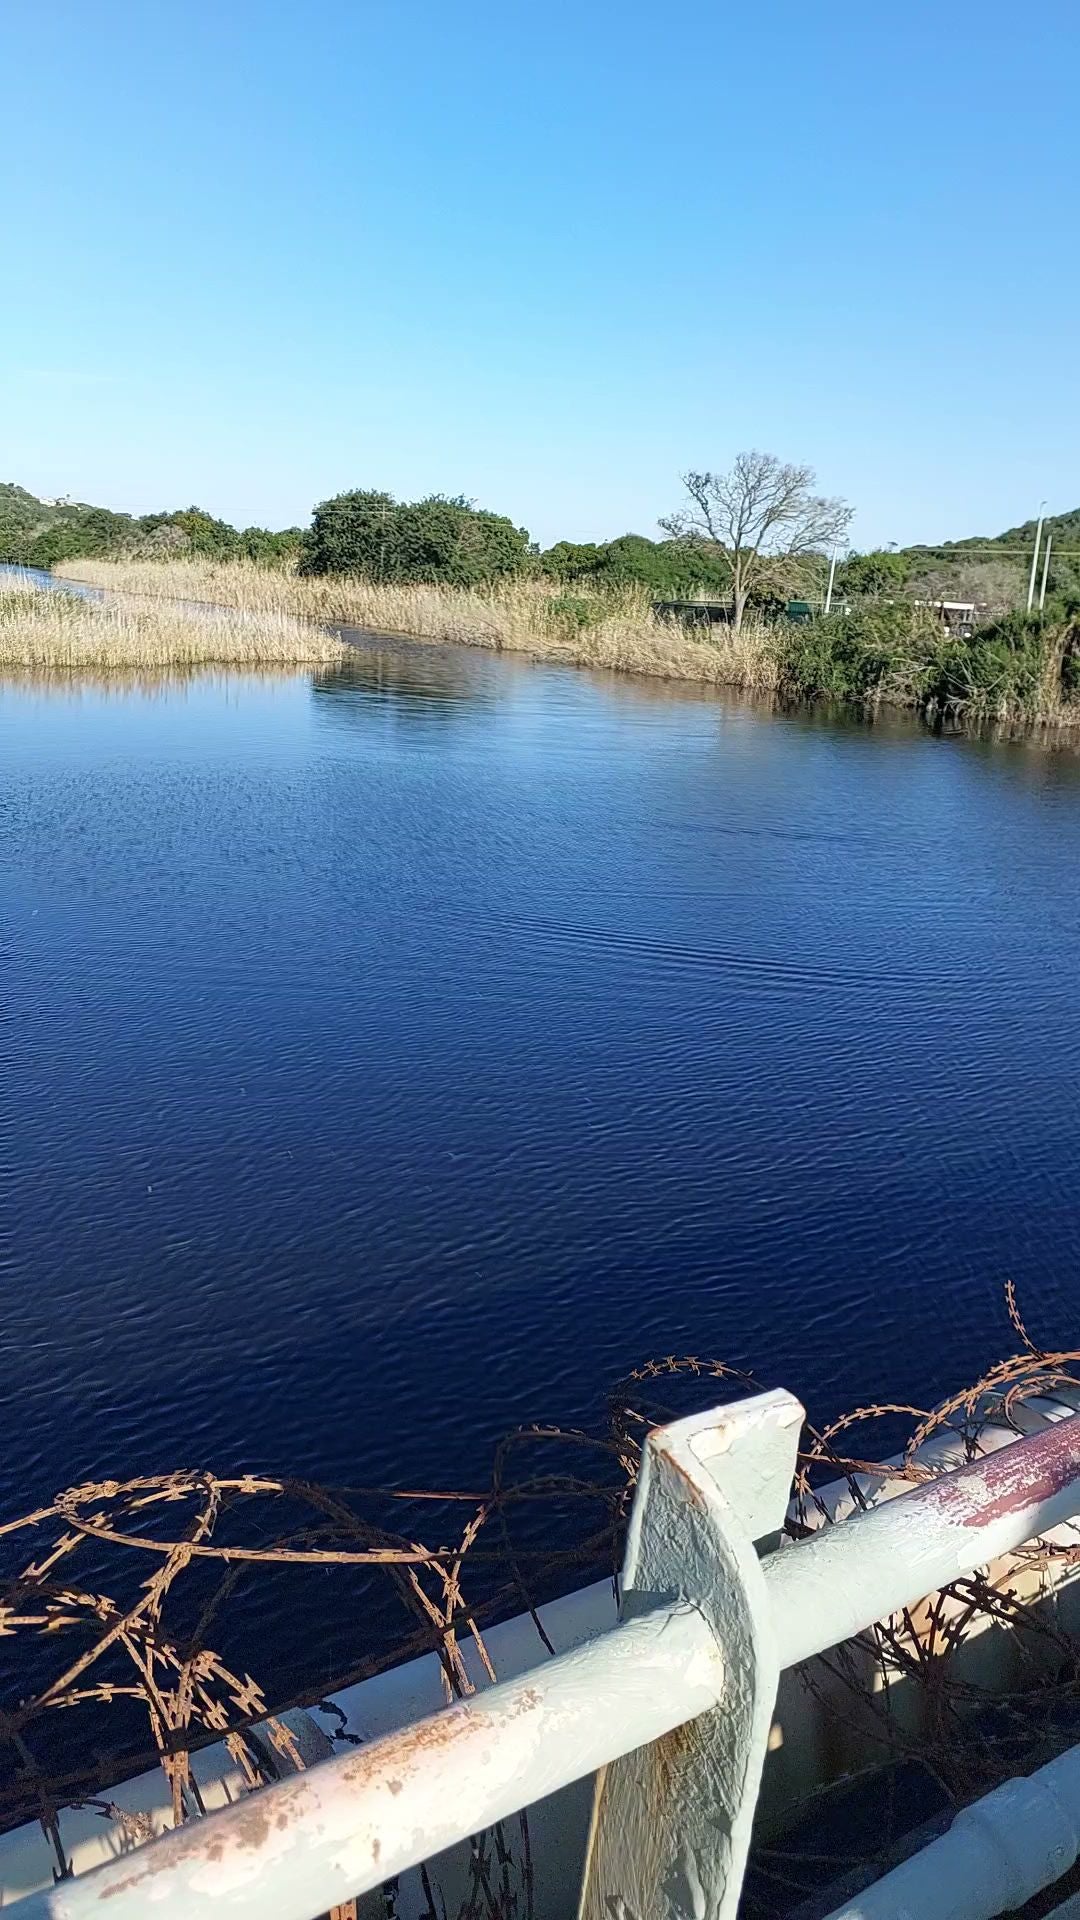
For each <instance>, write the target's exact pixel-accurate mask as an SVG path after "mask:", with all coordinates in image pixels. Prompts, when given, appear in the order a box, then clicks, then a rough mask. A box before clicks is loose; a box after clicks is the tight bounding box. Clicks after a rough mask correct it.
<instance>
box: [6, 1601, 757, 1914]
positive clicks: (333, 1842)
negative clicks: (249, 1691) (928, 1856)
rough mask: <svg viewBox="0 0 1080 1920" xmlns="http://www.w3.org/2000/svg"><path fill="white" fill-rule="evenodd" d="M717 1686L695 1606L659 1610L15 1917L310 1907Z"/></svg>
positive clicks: (447, 1842)
mask: <svg viewBox="0 0 1080 1920" xmlns="http://www.w3.org/2000/svg"><path fill="white" fill-rule="evenodd" d="M723 1688H724V1670H723V1662H722V1660H721V1658H720V1654H719V1651H718V1648H717V1644H716V1640H715V1637H714V1635H713V1633H712V1630H711V1628H710V1627H709V1626H708V1625H707V1624H706V1622H705V1619H704V1617H703V1616H702V1615H701V1614H700V1613H699V1612H698V1610H697V1608H696V1607H693V1606H691V1605H690V1604H689V1603H685V1602H678V1603H675V1604H673V1605H670V1606H664V1607H660V1608H658V1609H657V1610H656V1611H654V1612H651V1613H647V1614H644V1615H641V1616H640V1617H638V1618H636V1619H634V1620H631V1621H627V1622H625V1623H623V1624H621V1625H619V1626H617V1627H614V1628H613V1629H612V1630H611V1631H610V1632H608V1633H605V1634H601V1635H600V1636H599V1637H598V1638H597V1639H596V1640H593V1641H589V1642H587V1643H586V1644H585V1645H584V1646H581V1647H576V1648H574V1649H573V1650H572V1651H571V1652H569V1653H565V1654H562V1655H560V1656H559V1657H558V1658H557V1659H554V1660H549V1661H547V1662H546V1663H545V1665H543V1666H541V1667H537V1668H534V1669H533V1671H532V1672H530V1673H527V1674H524V1675H522V1676H521V1677H520V1678H518V1679H516V1680H510V1681H507V1682H505V1683H504V1684H502V1685H500V1686H496V1687H491V1688H490V1689H489V1690H488V1691H487V1692H486V1693H484V1694H481V1695H478V1696H476V1697H474V1698H471V1699H469V1700H465V1701H461V1702H459V1703H458V1704H457V1705H455V1706H452V1707H448V1708H446V1709H445V1710H444V1711H443V1712H442V1713H438V1714H433V1715H431V1716H430V1717H429V1718H428V1719H426V1720H420V1721H417V1722H416V1723H415V1724H414V1725H412V1726H409V1727H405V1728H403V1729H402V1730H401V1731H400V1732H399V1733H394V1734H390V1735H388V1736H387V1737H386V1738H385V1739H383V1740H377V1741H374V1742H373V1743H372V1744H371V1745H370V1746H367V1747H361V1748H358V1749H357V1750H356V1751H354V1752H351V1753H348V1754H342V1755H339V1756H337V1757H335V1758H334V1759H333V1760H327V1761H325V1762H324V1763H323V1764H322V1765H321V1766H318V1767H313V1768H312V1769H311V1770H310V1772H308V1773H301V1774H293V1775H291V1776H290V1777H289V1778H288V1779H285V1780H280V1781H277V1782H276V1783H275V1784H274V1785H273V1786H269V1787H266V1788H264V1789H263V1790H262V1792H261V1793H258V1794H253V1795H251V1796H249V1797H248V1798H247V1799H245V1800H243V1801H242V1802H241V1803H240V1804H239V1805H238V1806H235V1807H231V1808H228V1809H227V1810H225V1811H224V1812H221V1813H216V1814H211V1815H209V1816H208V1817H207V1818H206V1819H205V1820H197V1821H194V1822H192V1823H189V1824H188V1825H186V1826H183V1827H180V1828H178V1829H177V1830H176V1831H175V1832H172V1833H169V1834H166V1835H164V1836H163V1837H162V1838H161V1839H160V1840H157V1841H154V1842H152V1843H151V1844H150V1845H148V1846H146V1847H142V1848H139V1849H138V1850H137V1851H136V1852H135V1853H132V1854H128V1855H126V1856H125V1857H123V1858H121V1859H119V1860H115V1861H112V1862H110V1863H109V1865H108V1866H103V1867H99V1868H97V1869H96V1871H94V1872H93V1873H89V1874H87V1875H86V1876H85V1877H83V1878H81V1879H76V1880H66V1881H63V1882H61V1883H60V1884H59V1885H58V1886H56V1887H53V1888H51V1889H50V1890H49V1891H48V1892H44V1893H39V1894H35V1895H33V1896H32V1897H31V1898H30V1899H29V1900H26V1901H22V1902H20V1904H19V1906H18V1909H17V1910H18V1913H19V1916H20V1920H91V1916H93V1917H94V1920H147V1917H148V1916H149V1915H150V1914H153V1915H154V1917H155V1920H157V1916H158V1915H159V1914H160V1916H161V1920H205V1916H206V1915H207V1914H208V1913H210V1912H213V1913H214V1914H221V1915H227V1916H229V1920H266V1915H267V1914H268V1913H271V1912H272V1913H273V1915H274V1920H311V1916H312V1915H313V1914H317V1913H325V1911H326V1909H327V1908H328V1907H332V1906H334V1905H336V1904H338V1903H340V1902H344V1901H347V1900H348V1899H350V1898H352V1897H353V1896H355V1895H357V1894H361V1893H365V1892H367V1891H369V1889H371V1888H373V1887H377V1886H380V1885H381V1884H382V1883H383V1881H384V1880H387V1879H389V1878H391V1877H392V1876H393V1875H394V1874H398V1873H403V1872H404V1871H405V1870H406V1868H408V1867H411V1866H414V1865H415V1864H416V1863H417V1862H418V1861H420V1860H424V1859H428V1858H430V1857H431V1855H433V1854H436V1853H439V1852H440V1851H441V1850H442V1849H443V1848H444V1847H448V1846H451V1845H453V1844H454V1843H455V1842H456V1841H458V1840H460V1839H462V1838H463V1837H464V1836H466V1835H468V1834H472V1833H479V1832H481V1831H482V1829H483V1828H484V1827H487V1826H490V1825H491V1824H492V1823H493V1822H495V1821H497V1820H503V1819H506V1818H507V1817H508V1816H509V1815H510V1814H513V1813H516V1812H517V1811H518V1809H519V1808H521V1807H523V1806H526V1805H528V1804H529V1802H530V1801H533V1800H537V1799H540V1798H542V1797H543V1796H544V1795H546V1794H549V1793H554V1792H555V1791H556V1789H557V1788H559V1787H565V1786H568V1785H569V1784H570V1783H571V1782H572V1781H574V1780H580V1779H581V1778H583V1777H584V1776H585V1775H586V1774H589V1773H593V1772H594V1771H595V1770H596V1769H597V1768H598V1767H600V1766H602V1765H603V1764H604V1763H605V1762H606V1761H608V1760H610V1759H611V1757H612V1756H613V1754H615V1753H624V1752H629V1751H630V1750H631V1749H632V1748H634V1747H638V1746H644V1745H646V1744H648V1743H650V1742H651V1741H654V1740H659V1739H660V1738H662V1736H663V1735H664V1734H666V1733H671V1732H672V1730H673V1729H674V1728H675V1727H677V1726H682V1725H683V1724H684V1723H685V1722H686V1721H687V1720H692V1719H696V1718H697V1716H698V1715H699V1714H702V1713H704V1712H706V1710H707V1709H708V1708H710V1707H714V1706H716V1705H717V1704H718V1702H719V1701H720V1699H721V1698H722V1695H723Z"/></svg>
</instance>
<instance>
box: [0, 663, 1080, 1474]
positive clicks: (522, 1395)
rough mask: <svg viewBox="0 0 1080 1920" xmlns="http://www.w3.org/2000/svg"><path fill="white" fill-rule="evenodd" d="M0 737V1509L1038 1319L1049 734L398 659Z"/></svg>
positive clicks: (1069, 953)
mask: <svg viewBox="0 0 1080 1920" xmlns="http://www.w3.org/2000/svg"><path fill="white" fill-rule="evenodd" d="M0 757H2V758H0V767H2V775H0V779H2V785H0V799H2V813H0V886H2V951H3V972H4V981H5V987H4V994H3V1026H2V1038H0V1049H2V1055H0V1066H2V1086H0V1127H2V1135H0V1138H2V1140H3V1143H4V1145H3V1151H2V1154H0V1159H2V1162H3V1165H4V1166H5V1167H6V1169H7V1171H6V1177H5V1185H6V1192H5V1193H4V1194H3V1195H2V1196H0V1197H2V1198H3V1202H4V1204H3V1207H2V1211H0V1229H2V1231H3V1238H2V1240H0V1276H2V1304H3V1341H4V1346H5V1350H6V1351H5V1356H4V1359H5V1365H4V1377H5V1382H6V1419H5V1422H4V1453H3V1480H4V1488H3V1492H4V1503H5V1508H6V1509H8V1510H10V1508H11V1506H12V1504H13V1503H15V1502H20V1503H21V1502H23V1501H24V1500H25V1501H26V1502H29V1501H30V1500H36V1499H37V1498H39V1497H41V1496H48V1495H49V1494H50V1493H51V1492H52V1491H53V1490H54V1489H55V1488H57V1487H58V1486H61V1485H65V1484H67V1483H68V1482H70V1481H72V1480H74V1479H77V1478H82V1477H84V1476H91V1475H93V1476H96V1475H99V1474H105V1473H110V1474H112V1473H115V1474H118V1475H127V1474H131V1473H137V1472H150V1471H155V1470H160V1469H162V1468H165V1467H170V1466H173V1465H176V1464H178V1463H186V1464H192V1465H193V1464H197V1463H202V1462H206V1463H209V1464H212V1465H214V1466H217V1467H219V1468H222V1469H225V1470H229V1469H232V1468H236V1467H246V1466H267V1467H279V1468H285V1469H288V1470H291V1471H293V1472H299V1473H310V1474H313V1475H317V1476H319V1477H321V1478H324V1479H328V1480H332V1481H356V1480H358V1479H362V1480H364V1481H383V1480H388V1481H396V1482H397V1483H398V1484H401V1483H405V1484H416V1483H417V1482H418V1481H419V1482H421V1483H424V1482H428V1483H430V1482H431V1481H443V1482H448V1483H455V1482H456V1483H458V1484H461V1483H465V1484H468V1483H469V1482H470V1480H471V1479H473V1478H474V1477H476V1476H479V1477H480V1478H481V1480H482V1479H483V1477H484V1476H485V1474H486V1468H487V1463H488V1459H489V1456H490V1448H491V1444H492V1441H493V1438H494V1437H495V1436H496V1435H498V1434H500V1433H501V1432H503V1431H504V1430H505V1429H506V1428H507V1427H509V1426H511V1425H512V1424H514V1423H515V1422H517V1421H520V1420H531V1419H559V1420H562V1421H582V1420H588V1419H591V1418H593V1417H594V1416H595V1414H596V1413H597V1411H598V1408H599V1405H600V1401H601V1397H602V1392H603V1388H604V1386H605V1384H606V1383H607V1382H608V1381H609V1380H610V1379H611V1378H612V1377H613V1376H615V1375H616V1374H618V1373H619V1372H621V1371H623V1370H625V1369H626V1368H628V1367H630V1366H632V1365H633V1364H635V1363H636V1362H638V1361H639V1360H641V1359H643V1358H644V1357H646V1356H649V1355H652V1354H656V1353H667V1352H672V1351H689V1352H695V1353H702V1354H708V1355H717V1356H722V1357H723V1358H725V1359H728V1360H731V1361H734V1362H736V1363H738V1364H740V1365H743V1366H750V1367H753V1368H755V1369H758V1370H759V1371H760V1373H761V1375H762V1377H763V1379H764V1380H765V1381H766V1382H767V1383H769V1384H784V1385H787V1386H789V1387H791V1388H793V1389H794V1390H796V1391H798V1392H799V1393H800V1394H801V1395H802V1396H803V1397H804V1398H805V1399H806V1400H807V1402H808V1404H809V1405H810V1407H811V1409H812V1411H813V1412H814V1413H816V1414H819V1415H827V1414H829V1413H831V1412H833V1411H835V1410H839V1409H840V1408H842V1407H843V1406H844V1405H846V1404H848V1403H850V1402H852V1401H854V1400H857V1399H863V1398H868V1397H873V1396H877V1395H887V1396H888V1397H890V1398H902V1399H914V1400H916V1401H918V1402H923V1401H926V1400H927V1399H928V1397H929V1398H932V1397H933V1396H935V1395H939V1394H940V1393H942V1392H943V1391H944V1390H945V1389H946V1388H949V1387H951V1386H952V1385H953V1384H956V1383H959V1382H961V1381H963V1380H964V1379H965V1378H966V1377H968V1376H970V1375H972V1374H973V1372H974V1371H975V1370H976V1369H977V1368H980V1367H981V1366H983V1364H984V1363H986V1362H987V1361H988V1360H989V1359H990V1358H992V1357H994V1356H996V1355H997V1354H998V1353H999V1352H1000V1351H1002V1350H1004V1348H1005V1347H1006V1346H1007V1344H1008V1342H1009V1330H1008V1328H1007V1326H1006V1325H1005V1322H1004V1315H1003V1312H1002V1310H1001V1307H1000V1293H1001V1286H1002V1282H1003V1280H1004V1278H1005V1277H1006V1276H1007V1275H1012V1276H1013V1277H1014V1278H1015V1279H1016V1281H1017V1283H1018V1285H1019V1288H1020V1293H1021V1298H1022V1301H1023V1303H1024V1304H1025V1307H1026V1310H1027V1313H1028V1316H1029V1319H1030V1320H1031V1322H1032V1324H1033V1326H1034V1327H1035V1328H1036V1329H1038V1330H1039V1331H1040V1333H1042V1334H1043V1335H1045V1337H1046V1338H1047V1340H1049V1341H1061V1342H1063V1343H1066V1344H1069V1343H1072V1342H1075V1341H1077V1340H1080V1314H1078V1313H1077V1264H1076V1256H1077V1250H1078V1245H1080V1195H1078V1191H1077V1186H1076V1138H1077V1127H1078V1121H1080V1100H1078V1079H1077V1070H1078V1067H1080V991H1078V981H1077V952H1078V933H1080V889H1078V879H1080V758H1074V757H1072V756H1070V755H1068V754H1065V753H1051V752H1045V751H1042V750H1037V749H1031V748H1024V747H1002V746H996V747H993V746H988V745H985V744H976V743H972V742H956V741H942V740H934V739H931V738H929V737H927V736H925V735H923V734H921V733H919V732H918V731H916V730H915V729H913V728H908V727H906V726H902V725H897V726H896V727H894V728H892V729H881V728H878V729H876V730H873V731H870V730H866V729H863V728H861V727H860V726H858V725H856V724H851V725H848V726H837V725H835V724H831V723H828V722H826V721H821V720H818V721H815V720H813V719H809V720H808V719H807V718H805V717H801V718H784V717H781V718H777V717H774V716H770V715H768V714H763V713H760V712H755V711H753V710H752V709H748V708H746V707H739V706H738V705H732V704H724V703H723V702H722V701H720V700H717V699H714V698H710V697H706V696H704V695H702V694H700V693H698V692H695V691H693V690H687V689H681V690H674V691H672V690H665V689H664V688H663V687H659V686H658V687H650V686H648V685H646V684H644V683H642V684H634V683H629V682H618V681H604V680H599V679H597V680H594V679H590V678H588V677H586V676H583V675H578V674H574V673H571V672H562V671H553V670H547V669H544V668H539V667H535V666H529V665H527V664H524V663H513V662H506V661H503V660H497V659H494V658H491V657H484V656H479V655H465V656H457V655H440V654H437V653H435V652H425V651H424V650H422V649H420V650H415V651H412V650H409V649H407V648H398V649H393V648H389V649H387V650H386V651H384V652H372V653H371V654H369V655H367V656H364V657H358V659H357V662H356V664H355V668H354V669H352V670H351V671H350V672H349V673H348V674H342V675H337V676H335V675H329V676H323V677H319V678H316V679H314V680H313V679H312V678H311V676H310V675H309V676H306V677H303V676H302V677H296V678H291V679H279V680H257V679H243V678H240V679H232V680H226V681H222V680H218V681H212V680H211V681H195V682H193V683H190V684H188V685H179V686H173V687H171V688H169V687H166V688H164V689H158V690H157V691H156V692H145V691H144V692H139V691H130V690H127V691H125V690H123V689H122V688H120V687H117V688H114V689H112V690H111V691H110V692H108V693H105V692H101V691H95V690H92V689H86V690H83V691H81V692H77V693H76V692H72V691H54V690H51V689H25V688H24V689H21V690H20V689H15V688H12V687H8V688H6V689H5V690H3V692H2V693H0Z"/></svg>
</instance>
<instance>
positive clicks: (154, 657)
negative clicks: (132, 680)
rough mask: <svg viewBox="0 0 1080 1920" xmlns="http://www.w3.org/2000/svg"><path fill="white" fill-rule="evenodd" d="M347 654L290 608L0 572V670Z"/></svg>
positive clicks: (292, 660)
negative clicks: (81, 586) (225, 606)
mask: <svg viewBox="0 0 1080 1920" xmlns="http://www.w3.org/2000/svg"><path fill="white" fill-rule="evenodd" d="M347 657H348V649H347V648H346V647H344V646H343V645H342V644H341V642H340V641H338V640H337V639H335V638H334V636H333V635H332V634H326V633H322V632H320V630H319V629H318V628H317V627H315V626H312V625H311V624H310V623H309V622H307V621H304V620H298V619H295V618H293V617H292V616H290V615H289V614H287V613H284V612H275V611H273V610H269V609H268V610H262V611H260V610H257V609H253V608H252V609H234V610H227V611H220V610H215V609H212V608H200V607H189V606H183V605H180V604H176V603H174V602H171V601H167V600H162V599H160V598H147V599H139V598H131V599H128V598H126V597H125V598H124V600H123V601H114V600H111V599H109V598H106V599H104V600H90V599H82V598H80V597H77V596H76V595H74V594H66V593H57V592H55V591H54V590H53V589H51V588H49V587H42V586H38V585H36V584H35V583H34V582H33V581H30V580H26V579H20V578H19V577H18V576H17V575H4V576H0V670H5V671H8V670H10V671H18V672H31V673H34V672H41V671H46V670H47V671H57V670H60V671H65V672H69V673H70V672H79V671H93V672H98V673H101V672H109V671H113V670H131V669H141V670H145V671H152V670H156V669H161V668H172V669H175V668H184V667H200V666H250V667H260V666H266V667H273V666H276V667H287V666H302V665H303V666H306V665H331V664H333V663H334V662H336V661H339V660H342V659H345V658H347Z"/></svg>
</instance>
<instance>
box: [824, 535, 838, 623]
mask: <svg viewBox="0 0 1080 1920" xmlns="http://www.w3.org/2000/svg"><path fill="white" fill-rule="evenodd" d="M835 579H836V548H835V547H834V548H833V554H832V559H831V560H830V562H829V584H828V587H827V588H826V591H825V611H826V613H828V611H829V609H830V607H831V606H832V589H833V581H834V580H835Z"/></svg>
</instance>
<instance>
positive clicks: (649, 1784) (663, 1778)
mask: <svg viewBox="0 0 1080 1920" xmlns="http://www.w3.org/2000/svg"><path fill="white" fill-rule="evenodd" d="M696 1738H697V1736H696V1733H695V1729H694V1725H693V1722H692V1721H687V1722H686V1724H685V1725H684V1726H681V1727H673V1728H672V1730H671V1732H670V1733H665V1734H664V1735H663V1737H662V1739H660V1740H654V1741H653V1743H652V1745H651V1746H650V1747H649V1749H648V1756H647V1757H648V1767H647V1771H646V1780H645V1792H646V1795H647V1798H648V1803H649V1811H650V1813H651V1814H653V1815H654V1816H655V1817H656V1819H657V1820H670V1817H671V1805H672V1801H673V1799H674V1794H675V1785H676V1782H677V1780H678V1778H679V1775H680V1774H681V1772H682V1770H683V1768H684V1766H685V1764H686V1759H687V1756H688V1755H689V1754H690V1753H691V1752H692V1750H693V1748H694V1746H695V1744H696Z"/></svg>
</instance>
